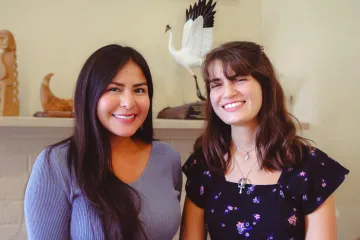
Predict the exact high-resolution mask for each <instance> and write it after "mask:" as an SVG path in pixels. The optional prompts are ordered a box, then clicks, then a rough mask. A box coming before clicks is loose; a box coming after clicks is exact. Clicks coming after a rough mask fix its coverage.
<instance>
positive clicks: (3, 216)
mask: <svg viewBox="0 0 360 240" xmlns="http://www.w3.org/2000/svg"><path fill="white" fill-rule="evenodd" d="M22 222H24V201H18V200H16V201H13V200H6V201H0V225H3V224H21V223H22Z"/></svg>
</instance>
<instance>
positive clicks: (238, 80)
mask: <svg viewBox="0 0 360 240" xmlns="http://www.w3.org/2000/svg"><path fill="white" fill-rule="evenodd" d="M245 81H246V78H239V79H236V80H235V82H245Z"/></svg>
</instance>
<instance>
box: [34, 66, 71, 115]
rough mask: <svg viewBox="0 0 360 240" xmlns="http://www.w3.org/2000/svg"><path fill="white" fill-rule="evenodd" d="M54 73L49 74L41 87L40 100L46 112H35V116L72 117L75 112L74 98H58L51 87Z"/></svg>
mask: <svg viewBox="0 0 360 240" xmlns="http://www.w3.org/2000/svg"><path fill="white" fill-rule="evenodd" d="M53 75H54V74H53V73H49V74H47V75H46V76H45V77H44V79H43V81H42V83H41V87H40V101H41V106H42V108H43V109H44V112H36V113H34V117H60V118H71V117H73V116H74V114H73V100H72V99H70V98H69V99H63V98H58V97H57V96H55V95H54V94H53V92H52V91H51V89H50V79H51V77H52V76H53Z"/></svg>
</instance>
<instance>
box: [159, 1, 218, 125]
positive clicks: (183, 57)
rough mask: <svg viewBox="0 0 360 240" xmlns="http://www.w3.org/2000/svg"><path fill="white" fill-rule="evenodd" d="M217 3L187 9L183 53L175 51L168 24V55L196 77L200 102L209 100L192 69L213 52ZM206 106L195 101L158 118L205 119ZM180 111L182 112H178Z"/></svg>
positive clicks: (196, 5) (165, 110)
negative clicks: (200, 87) (213, 32)
mask: <svg viewBox="0 0 360 240" xmlns="http://www.w3.org/2000/svg"><path fill="white" fill-rule="evenodd" d="M215 6H216V2H214V3H213V0H209V2H207V0H199V1H198V3H195V4H194V5H193V6H190V7H189V9H186V13H185V16H186V22H185V24H184V27H183V35H182V45H181V49H180V50H175V48H174V47H173V45H172V31H171V26H170V25H166V29H165V33H166V32H169V34H170V36H169V45H168V48H169V52H170V54H171V55H172V56H173V57H174V59H175V60H176V61H177V62H178V63H179V64H180V65H182V66H183V67H185V69H186V70H187V71H188V72H189V73H190V74H191V75H193V77H194V79H195V86H196V92H197V96H198V98H199V99H200V100H201V101H205V100H206V98H205V97H204V96H203V95H202V93H201V91H200V89H199V84H198V81H197V76H196V75H195V73H194V72H193V71H192V68H199V67H200V66H201V63H202V61H203V57H204V56H205V55H206V54H207V53H208V52H209V51H210V50H211V46H212V31H213V27H214V17H215V13H216V11H214V8H215ZM204 110H205V109H204V103H201V102H194V103H188V104H185V105H182V106H178V107H174V108H170V107H167V108H165V109H163V110H162V111H161V112H160V114H159V115H158V118H169V119H171V118H181V119H201V120H203V119H204ZM177 111H179V113H176V112H177Z"/></svg>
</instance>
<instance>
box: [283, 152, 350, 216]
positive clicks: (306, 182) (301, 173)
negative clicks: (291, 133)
mask: <svg viewBox="0 0 360 240" xmlns="http://www.w3.org/2000/svg"><path fill="white" fill-rule="evenodd" d="M288 172H290V173H291V178H290V182H289V183H288V185H289V186H290V188H291V191H292V192H293V193H295V194H294V195H297V196H298V197H300V198H301V204H302V208H303V211H304V214H305V215H307V214H310V213H312V212H313V211H315V210H316V209H317V208H318V207H319V206H320V205H321V204H322V203H323V202H324V201H325V200H326V199H327V198H328V197H329V196H330V195H331V194H333V193H334V192H335V190H336V189H337V188H338V187H339V186H340V185H341V184H342V183H343V181H344V180H345V177H346V175H347V174H349V170H348V169H346V168H345V167H343V166H342V165H341V164H339V163H338V162H337V161H335V160H334V159H332V158H331V157H329V156H328V155H327V154H326V153H324V152H322V151H321V150H319V149H316V148H314V149H312V150H311V151H310V152H309V153H307V154H305V155H304V159H303V163H302V167H301V168H299V169H296V170H291V169H290V170H289V171H288Z"/></svg>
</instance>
